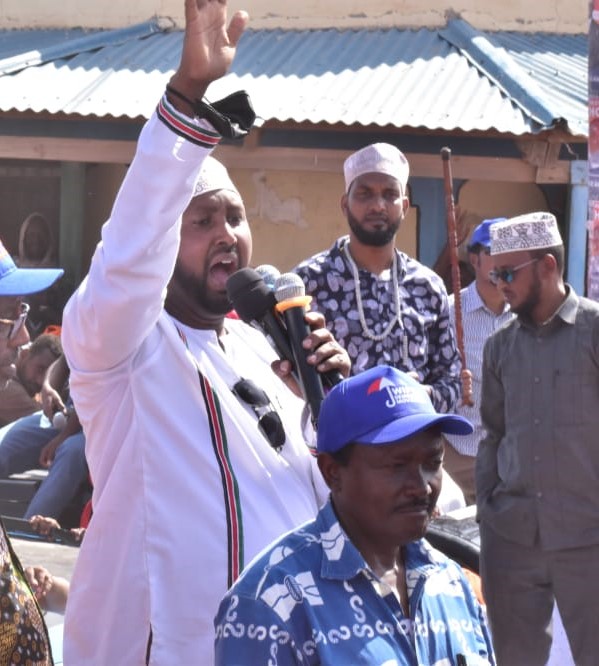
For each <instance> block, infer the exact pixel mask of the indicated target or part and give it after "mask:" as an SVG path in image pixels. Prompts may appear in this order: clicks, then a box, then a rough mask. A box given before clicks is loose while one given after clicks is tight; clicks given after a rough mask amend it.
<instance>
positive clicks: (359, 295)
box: [343, 241, 407, 342]
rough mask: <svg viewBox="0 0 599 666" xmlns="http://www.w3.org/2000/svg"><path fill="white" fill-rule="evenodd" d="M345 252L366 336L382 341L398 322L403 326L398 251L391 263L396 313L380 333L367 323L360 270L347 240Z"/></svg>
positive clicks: (344, 247) (395, 252) (375, 340)
mask: <svg viewBox="0 0 599 666" xmlns="http://www.w3.org/2000/svg"><path fill="white" fill-rule="evenodd" d="M343 252H344V254H345V257H346V258H347V263H348V264H349V267H350V269H351V272H352V275H353V278H354V290H355V292H356V305H357V308H358V316H359V317H360V324H361V326H362V332H363V333H364V336H365V337H367V338H368V339H369V340H373V341H374V342H380V341H381V340H384V339H385V338H386V337H387V336H388V335H389V333H391V331H392V330H393V327H394V326H395V324H396V323H398V322H399V325H400V326H401V321H400V319H399V307H400V303H399V281H398V279H397V251H396V250H393V261H392V263H391V274H392V275H391V279H392V283H393V301H394V304H395V315H394V316H393V318H392V319H391V321H390V322H389V323H388V324H387V327H386V328H385V330H384V331H383V332H382V333H379V334H377V333H374V331H371V330H370V329H369V328H368V325H367V324H366V317H365V316H364V306H363V304H362V293H361V289H360V273H359V271H358V267H357V266H356V262H355V261H354V259H353V257H352V256H351V254H350V252H349V243H348V242H347V241H346V242H345V243H344V244H343ZM404 339H405V341H406V342H407V337H406V336H404Z"/></svg>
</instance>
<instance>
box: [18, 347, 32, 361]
mask: <svg viewBox="0 0 599 666" xmlns="http://www.w3.org/2000/svg"><path fill="white" fill-rule="evenodd" d="M30 356H31V349H29V347H19V355H18V356H17V365H23V363H25V362H26V361H27V359H28V358H29V357H30Z"/></svg>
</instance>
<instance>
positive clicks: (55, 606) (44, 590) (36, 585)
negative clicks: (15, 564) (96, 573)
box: [25, 566, 71, 615]
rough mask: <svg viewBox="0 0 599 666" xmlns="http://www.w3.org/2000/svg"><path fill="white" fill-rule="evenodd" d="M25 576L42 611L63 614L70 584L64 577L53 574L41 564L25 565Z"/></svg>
mask: <svg viewBox="0 0 599 666" xmlns="http://www.w3.org/2000/svg"><path fill="white" fill-rule="evenodd" d="M25 578H26V579H27V582H28V583H29V586H30V587H31V590H32V591H33V594H34V595H35V599H36V601H37V603H38V604H39V607H40V608H41V609H42V610H43V611H50V612H52V613H60V614H61V615H64V611H65V609H66V607H67V597H68V596H69V588H70V586H71V584H70V583H69V581H68V580H67V579H66V578H62V577H61V576H53V575H52V574H51V573H50V572H49V571H48V569H46V567H42V566H35V567H27V568H26V569H25Z"/></svg>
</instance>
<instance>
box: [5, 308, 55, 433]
mask: <svg viewBox="0 0 599 666" xmlns="http://www.w3.org/2000/svg"><path fill="white" fill-rule="evenodd" d="M24 312H25V311H24ZM61 354H62V347H61V344H60V338H58V337H56V336H55V335H49V334H46V335H40V336H39V337H38V338H36V339H35V340H34V341H33V342H32V343H31V345H29V346H24V347H21V348H20V349H19V352H18V355H17V357H16V360H15V363H14V376H12V377H7V378H6V380H5V381H4V383H2V382H1V381H0V426H5V425H7V424H9V423H12V422H13V421H16V420H17V419H20V418H21V417H22V416H27V415H28V414H33V413H34V412H36V411H38V410H39V409H40V407H41V403H40V401H39V399H38V397H37V394H38V393H39V392H40V391H41V388H42V383H43V381H44V377H45V375H46V372H47V370H48V368H49V367H50V365H51V364H52V363H53V362H54V361H55V360H56V359H57V358H58V357H59V356H60V355H61Z"/></svg>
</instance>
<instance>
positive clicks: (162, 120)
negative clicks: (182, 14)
mask: <svg viewBox="0 0 599 666" xmlns="http://www.w3.org/2000/svg"><path fill="white" fill-rule="evenodd" d="M185 9H186V27H185V36H184V43H183V50H182V55H181V61H180V64H179V66H178V68H177V70H176V72H175V74H174V75H173V77H172V78H171V81H170V84H169V86H170V88H171V91H176V92H175V93H172V92H169V94H168V98H166V97H163V99H162V100H161V101H160V103H159V105H158V108H157V110H156V113H155V114H154V115H153V116H152V118H151V119H150V120H149V121H148V123H146V125H145V127H144V129H143V130H142V133H141V135H140V139H139V142H138V146H137V151H136V155H135V157H134V159H133V162H132V164H131V166H130V168H129V170H128V172H127V175H126V177H125V180H124V182H123V185H122V186H121V189H120V191H119V194H118V196H117V199H116V201H115V204H114V207H113V210H112V213H111V216H110V219H109V221H108V222H107V224H105V225H104V227H103V230H102V242H101V243H100V244H99V246H98V248H97V250H96V252H95V254H94V258H93V260H92V265H91V268H90V272H89V275H88V276H87V277H86V278H85V280H84V282H83V284H82V285H81V286H80V288H79V289H78V290H77V292H76V293H75V294H74V296H73V297H72V298H71V300H70V301H69V303H68V304H67V307H66V309H65V326H64V329H63V342H64V348H65V352H66V354H67V357H68V359H69V364H70V366H71V368H72V369H73V370H85V371H104V370H113V369H115V370H116V369H117V368H118V366H119V365H120V364H122V363H123V362H126V360H127V359H128V358H130V357H131V356H132V355H133V354H134V352H135V351H136V349H137V348H138V347H139V346H140V344H141V343H142V342H143V340H144V339H145V338H146V337H147V336H148V334H149V332H150V331H151V330H152V328H153V327H154V325H155V324H156V322H157V320H158V318H159V316H160V313H161V311H162V308H163V304H164V297H165V293H166V287H167V285H168V282H169V280H170V277H171V275H172V272H173V269H174V266H175V262H176V258H177V253H178V249H179V241H180V238H179V230H180V222H181V215H182V213H183V211H184V210H185V208H186V206H187V205H188V203H189V201H190V199H191V196H192V192H193V186H194V184H195V181H196V179H197V174H198V172H199V170H200V168H201V165H202V162H203V160H204V159H205V157H206V156H207V155H208V154H209V153H210V151H211V150H212V149H213V148H214V147H215V146H216V145H218V142H219V141H220V138H221V135H222V134H223V133H224V131H225V129H226V128H225V127H223V125H221V124H220V123H218V122H217V121H218V120H219V119H220V117H221V116H222V114H220V115H219V114H218V113H214V107H213V106H210V105H206V104H203V105H202V103H200V104H197V103H196V102H197V101H198V100H201V98H202V96H203V95H204V93H205V92H206V89H207V87H208V85H209V84H210V83H211V82H212V81H214V80H215V79H218V78H220V77H221V76H223V75H224V74H225V73H226V71H227V70H228V68H229V66H230V64H231V62H232V60H233V56H234V54H235V49H236V46H237V42H238V40H239V38H240V37H241V34H242V32H243V29H244V27H245V25H246V22H247V15H246V14H245V13H244V12H237V13H236V14H235V15H234V17H233V19H232V21H231V23H230V24H229V25H227V11H226V10H227V3H226V2H224V1H223V0H186V2H185ZM185 100H187V101H185ZM215 123H217V124H218V128H217V129H218V131H217V129H215Z"/></svg>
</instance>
